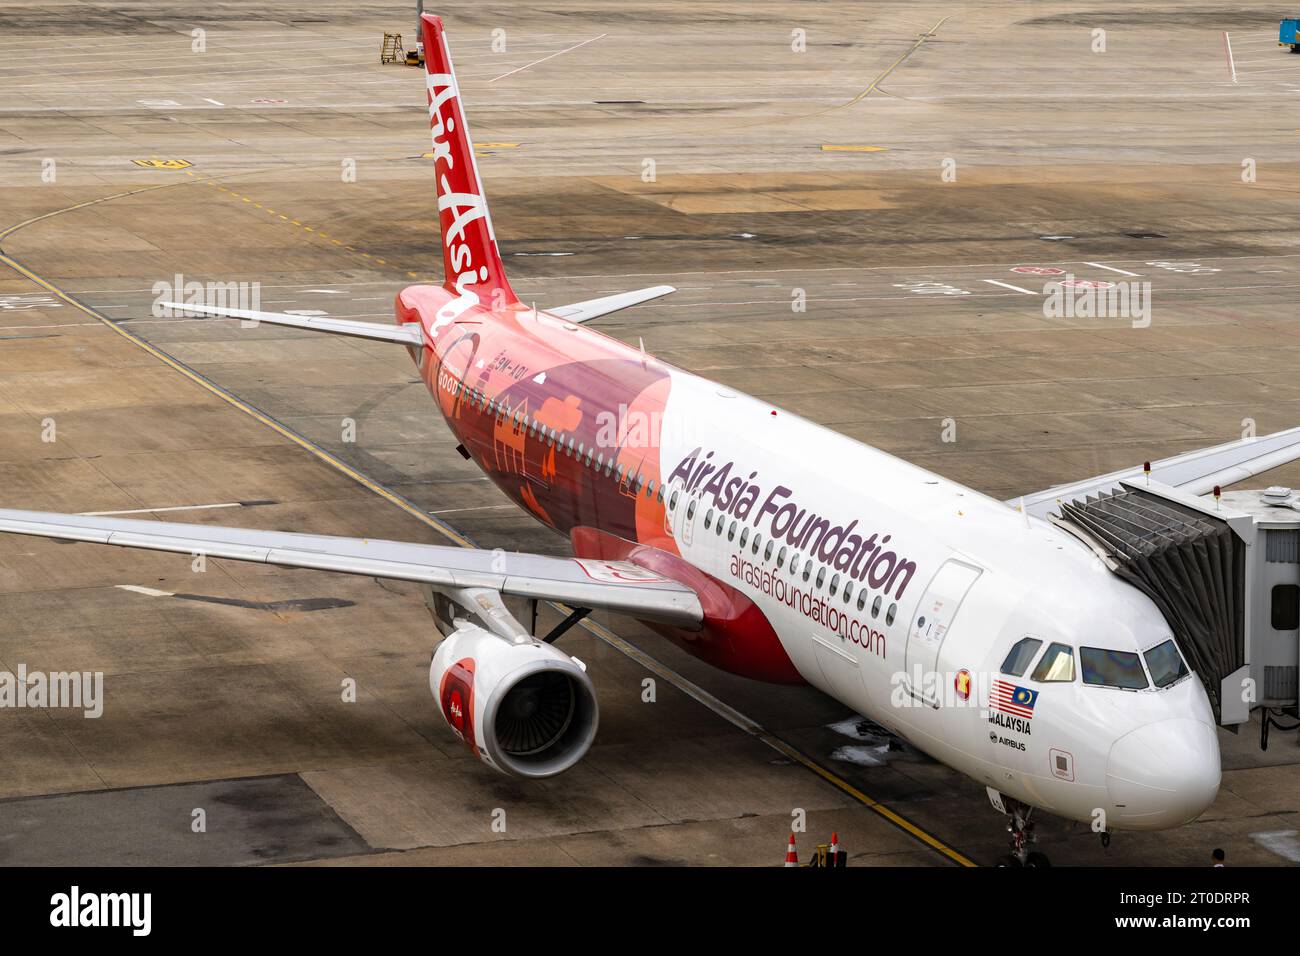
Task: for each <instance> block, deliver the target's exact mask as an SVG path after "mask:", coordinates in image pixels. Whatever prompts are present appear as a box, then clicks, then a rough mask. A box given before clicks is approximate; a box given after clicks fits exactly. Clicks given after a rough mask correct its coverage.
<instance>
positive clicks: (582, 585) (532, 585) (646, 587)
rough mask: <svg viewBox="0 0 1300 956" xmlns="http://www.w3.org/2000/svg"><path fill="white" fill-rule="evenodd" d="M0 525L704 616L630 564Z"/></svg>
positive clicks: (690, 622)
mask: <svg viewBox="0 0 1300 956" xmlns="http://www.w3.org/2000/svg"><path fill="white" fill-rule="evenodd" d="M0 531H6V532H10V533H13V534H23V535H32V536H35V537H42V538H59V539H62V540H64V541H86V542H91V543H93V544H112V545H117V546H118V547H124V548H145V549H148V550H152V551H174V552H178V553H181V554H202V555H206V556H208V557H213V558H228V559H231V560H234V561H251V562H256V563H260V564H276V565H281V566H284V567H290V568H315V569H317V570H321V571H338V572H342V573H344V574H360V575H365V576H366V577H378V578H391V579H394V580H399V581H416V582H420V583H423V584H429V585H432V586H434V587H435V588H441V589H451V590H458V589H464V588H486V589H490V590H493V591H498V592H500V593H501V594H503V595H508V596H512V597H524V598H535V599H537V600H545V601H558V602H560V603H563V604H567V605H570V606H574V607H584V608H592V609H602V610H608V611H617V612H620V613H623V614H629V615H632V616H633V617H636V618H639V619H642V620H650V621H656V622H659V623H662V624H670V625H676V626H679V627H687V628H694V627H698V626H699V625H700V623H701V621H702V620H703V616H704V614H703V611H702V609H701V607H700V601H699V598H698V597H697V596H696V594H695V592H694V591H693V590H691V589H690V588H689V587H687V586H686V585H684V584H680V583H678V582H676V581H673V580H671V579H669V578H665V577H662V576H660V575H658V574H655V573H654V572H652V571H649V570H647V569H645V568H643V567H641V566H640V565H637V564H633V563H631V562H629V561H601V560H591V559H585V558H556V557H550V556H548V555H541V554H526V553H511V552H504V553H503V552H492V551H482V550H477V549H471V548H455V547H449V546H444V545H434V544H416V543H411V542H402V541H376V540H373V539H370V538H342V537H331V536H328V535H315V534H297V533H292V532H284V531H260V530H253V529H249V528H224V527H219V526H213V525H198V524H177V523H171V522H163V521H142V520H138V519H130V518H105V517H98V516H91V515H69V514H54V513H51V512H44V511H16V510H11V509H0Z"/></svg>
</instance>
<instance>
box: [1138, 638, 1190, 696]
mask: <svg viewBox="0 0 1300 956" xmlns="http://www.w3.org/2000/svg"><path fill="white" fill-rule="evenodd" d="M1142 656H1143V657H1145V658H1146V659H1147V667H1148V668H1150V670H1151V679H1152V680H1153V681H1155V682H1156V686H1157V687H1168V686H1169V685H1170V684H1172V683H1174V682H1175V681H1179V680H1182V679H1183V678H1184V677H1186V676H1187V674H1188V670H1187V664H1186V663H1184V662H1183V655H1181V654H1179V653H1178V645H1176V644H1175V643H1174V641H1173V638H1170V639H1169V640H1167V641H1165V642H1164V643H1163V644H1157V645H1156V646H1155V647H1153V648H1151V650H1149V651H1147V652H1146V653H1145V654H1143V655H1142Z"/></svg>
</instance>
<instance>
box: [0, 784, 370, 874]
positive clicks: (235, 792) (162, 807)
mask: <svg viewBox="0 0 1300 956" xmlns="http://www.w3.org/2000/svg"><path fill="white" fill-rule="evenodd" d="M196 811H202V820H203V826H204V830H205V832H197V833H196V832H195V831H194V827H195V821H196V820H197V819H199V815H198V814H197V813H196ZM371 852H373V851H372V850H371V848H370V847H369V846H368V845H367V844H366V842H365V841H364V840H363V839H362V838H361V837H360V835H358V834H357V832H356V831H355V830H353V829H352V828H351V827H350V826H348V825H347V824H346V823H345V822H344V821H343V820H342V819H341V818H340V817H339V816H338V814H336V813H335V812H334V810H333V809H332V808H331V807H330V806H329V805H328V804H326V803H325V802H324V801H323V800H321V798H320V797H319V796H317V795H316V793H315V791H313V790H312V789H311V788H310V787H308V786H307V785H306V784H305V783H304V782H303V781H302V778H301V777H299V776H298V775H297V774H280V775H276V776H271V777H250V778H242V779H237V780H217V781H209V782H204V783H187V784H174V785H170V786H161V787H133V788H130V789H124V790H94V791H88V792H85V793H68V794H59V795H55V796H46V797H19V798H14V799H10V800H3V801H0V866H139V865H146V864H147V865H151V866H239V865H248V864H255V863H287V862H294V861H302V860H315V859H322V858H331V857H340V856H355V855H357V854H364V853H371Z"/></svg>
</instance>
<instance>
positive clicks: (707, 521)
mask: <svg viewBox="0 0 1300 956" xmlns="http://www.w3.org/2000/svg"><path fill="white" fill-rule="evenodd" d="M712 527H713V509H712V508H710V509H709V510H708V511H706V512H704V530H705V531H707V530H708V529H709V528H712Z"/></svg>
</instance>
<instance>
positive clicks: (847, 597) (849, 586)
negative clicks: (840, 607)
mask: <svg viewBox="0 0 1300 956" xmlns="http://www.w3.org/2000/svg"><path fill="white" fill-rule="evenodd" d="M831 583H832V584H834V583H835V582H834V581H832V582H831ZM851 600H853V579H852V578H850V579H849V580H847V581H845V582H844V603H845V604H848V603H849V601H851Z"/></svg>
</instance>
